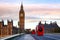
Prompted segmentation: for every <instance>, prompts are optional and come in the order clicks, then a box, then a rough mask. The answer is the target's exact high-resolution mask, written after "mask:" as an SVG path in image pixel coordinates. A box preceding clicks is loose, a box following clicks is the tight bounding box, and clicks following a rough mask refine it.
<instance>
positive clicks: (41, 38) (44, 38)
mask: <svg viewBox="0 0 60 40" xmlns="http://www.w3.org/2000/svg"><path fill="white" fill-rule="evenodd" d="M32 36H33V37H34V38H35V39H36V40H57V39H55V38H51V37H50V36H49V35H47V36H46V35H44V36H37V35H32Z"/></svg>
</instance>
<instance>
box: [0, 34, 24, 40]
mask: <svg viewBox="0 0 60 40" xmlns="http://www.w3.org/2000/svg"><path fill="white" fill-rule="evenodd" d="M22 34H23V33H21V34H14V35H9V36H6V37H1V38H0V40H5V39H9V38H12V37H16V36H19V35H22Z"/></svg>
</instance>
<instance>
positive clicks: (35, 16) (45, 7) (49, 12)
mask: <svg viewBox="0 0 60 40" xmlns="http://www.w3.org/2000/svg"><path fill="white" fill-rule="evenodd" d="M21 2H23V6H24V11H25V28H26V29H27V28H28V29H29V28H31V29H35V27H36V26H37V25H38V23H39V21H42V23H43V24H44V23H45V21H46V22H47V23H48V24H49V23H50V21H52V22H54V21H57V24H58V25H59V26H60V0H0V20H2V19H3V20H4V22H5V24H7V22H6V20H7V19H8V20H11V19H12V20H13V23H14V24H13V25H14V26H18V24H17V23H18V20H19V10H20V5H21Z"/></svg>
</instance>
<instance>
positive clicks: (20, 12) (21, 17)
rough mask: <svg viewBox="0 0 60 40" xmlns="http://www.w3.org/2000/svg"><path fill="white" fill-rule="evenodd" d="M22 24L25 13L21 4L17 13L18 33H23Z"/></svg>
mask: <svg viewBox="0 0 60 40" xmlns="http://www.w3.org/2000/svg"><path fill="white" fill-rule="evenodd" d="M24 22H25V12H24V9H23V4H21V8H20V11H19V28H20V30H19V31H20V32H24Z"/></svg>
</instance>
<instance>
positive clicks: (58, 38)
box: [10, 34, 60, 40]
mask: <svg viewBox="0 0 60 40" xmlns="http://www.w3.org/2000/svg"><path fill="white" fill-rule="evenodd" d="M10 40H60V34H45V35H44V36H37V35H32V34H25V35H23V36H18V37H15V38H12V39H10Z"/></svg>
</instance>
